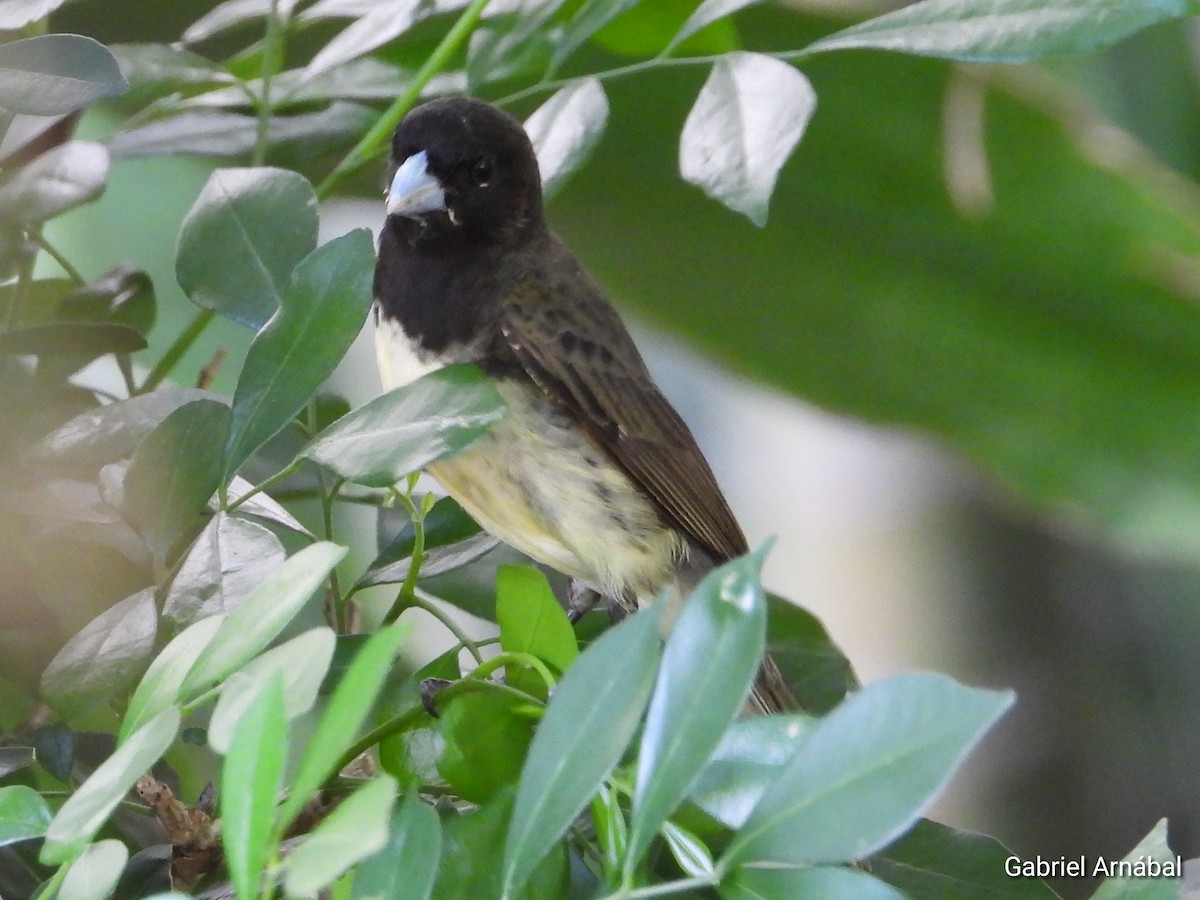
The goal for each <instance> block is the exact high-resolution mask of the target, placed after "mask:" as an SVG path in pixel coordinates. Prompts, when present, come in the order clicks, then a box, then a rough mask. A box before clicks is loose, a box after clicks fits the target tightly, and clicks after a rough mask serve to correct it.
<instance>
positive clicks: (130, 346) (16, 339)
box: [0, 322, 146, 365]
mask: <svg viewBox="0 0 1200 900" xmlns="http://www.w3.org/2000/svg"><path fill="white" fill-rule="evenodd" d="M145 346H146V339H145V338H144V337H142V336H141V335H140V334H138V333H137V332H136V331H135V330H134V329H132V328H130V327H129V326H128V325H109V324H94V323H91V322H55V323H53V324H47V325H30V326H28V327H27V328H18V329H16V330H14V331H6V332H4V333H3V334H0V354H4V353H8V354H13V355H26V354H28V355H30V356H77V357H79V358H80V359H81V360H83V361H87V360H89V359H95V358H97V357H100V356H104V355H106V354H108V353H133V352H134V351H135V350H142V349H143V348H145ZM80 365H82V362H81V363H80Z"/></svg>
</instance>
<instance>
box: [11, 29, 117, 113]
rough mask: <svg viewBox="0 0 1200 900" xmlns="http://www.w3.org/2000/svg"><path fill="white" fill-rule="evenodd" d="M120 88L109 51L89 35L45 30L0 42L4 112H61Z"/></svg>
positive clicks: (103, 96)
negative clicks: (28, 36) (35, 34)
mask: <svg viewBox="0 0 1200 900" xmlns="http://www.w3.org/2000/svg"><path fill="white" fill-rule="evenodd" d="M26 9H28V7H27V6H26ZM125 87H126V85H125V79H124V78H122V77H121V72H120V70H119V69H118V68H117V62H116V60H115V59H113V55H112V54H111V53H109V52H108V50H106V49H105V48H104V45H103V44H101V43H99V42H98V41H95V40H93V39H92V38H89V37H82V36H80V35H77V34H45V35H40V36H38V37H31V38H25V39H24V40H20V41H12V42H10V43H7V44H4V45H0V107H3V108H4V109H7V110H9V111H10V112H15V113H27V114H29V115H33V116H58V115H63V114H65V113H69V112H73V111H74V110H77V109H82V108H83V107H85V106H90V105H91V104H93V103H95V102H96V101H97V100H102V99H103V98H105V97H113V96H116V95H117V94H120V93H121V92H122V91H124V90H125Z"/></svg>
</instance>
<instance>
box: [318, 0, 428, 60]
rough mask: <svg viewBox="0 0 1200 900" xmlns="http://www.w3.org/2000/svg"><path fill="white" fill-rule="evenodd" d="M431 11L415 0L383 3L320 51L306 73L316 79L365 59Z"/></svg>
mask: <svg viewBox="0 0 1200 900" xmlns="http://www.w3.org/2000/svg"><path fill="white" fill-rule="evenodd" d="M429 12H430V9H429V7H427V6H425V5H424V4H421V3H414V2H412V0H383V2H381V3H378V4H376V5H375V6H374V7H373V8H371V9H370V10H369V11H368V12H367V13H366V15H362V16H360V17H356V18H355V20H354V21H353V22H351V23H350V24H349V25H348V26H346V28H344V29H343V30H342V31H341V32H340V33H339V34H338V35H336V36H335V37H334V38H333V39H332V40H330V41H329V42H328V43H326V44H325V46H323V47H322V48H321V49H320V50H318V51H317V54H316V55H315V56H314V57H313V58H312V61H311V62H310V63H309V64H308V67H307V68H306V69H305V74H306V75H307V76H308V77H309V78H312V77H314V76H316V75H320V74H321V73H323V72H328V71H329V70H331V69H334V68H337V67H338V66H341V65H343V64H345V63H348V62H350V61H351V60H354V59H358V58H359V57H360V56H365V55H366V54H368V53H370V52H371V51H372V50H377V49H379V48H380V47H382V46H383V45H384V44H388V43H390V42H392V41H393V40H395V39H396V38H398V37H399V36H400V35H402V34H404V32H406V31H408V29H409V28H411V27H412V26H413V25H414V24H415V23H416V22H418V21H419V20H420V19H422V18H424V17H425V16H426V15H428V13H429Z"/></svg>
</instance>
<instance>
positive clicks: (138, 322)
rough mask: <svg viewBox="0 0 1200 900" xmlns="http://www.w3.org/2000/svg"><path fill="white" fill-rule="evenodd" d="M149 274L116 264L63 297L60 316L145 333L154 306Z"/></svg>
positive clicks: (153, 313)
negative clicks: (103, 323) (123, 326)
mask: <svg viewBox="0 0 1200 900" xmlns="http://www.w3.org/2000/svg"><path fill="white" fill-rule="evenodd" d="M156 305H157V303H156V300H155V297H154V284H153V283H152V282H151V281H150V276H149V275H147V274H146V273H145V272H141V271H138V270H137V269H134V268H132V267H130V266H124V265H122V266H117V267H116V268H114V269H110V270H109V271H108V272H105V273H104V275H102V276H101V277H100V278H98V279H96V280H95V281H93V282H91V283H90V284H88V285H87V286H86V287H83V288H80V289H78V290H76V291H74V292H72V293H71V294H70V296H68V297H65V298H64V299H63V301H62V303H60V304H59V305H58V309H57V311H56V313H55V314H56V316H57V317H58V318H60V319H68V320H74V321H85V322H111V323H113V324H115V325H127V326H129V327H130V328H132V329H133V330H134V331H136V332H137V333H138V334H140V335H143V336H145V335H146V334H148V333H149V331H150V329H151V328H153V327H154V317H155V309H156Z"/></svg>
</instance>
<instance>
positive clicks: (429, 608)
mask: <svg viewBox="0 0 1200 900" xmlns="http://www.w3.org/2000/svg"><path fill="white" fill-rule="evenodd" d="M410 608H412V609H419V610H422V611H424V612H426V613H428V614H429V615H431V616H433V617H434V618H435V619H437V620H438V622H440V623H441V624H442V627H443V628H445V629H446V630H447V631H448V632H450V634H451V635H453V636H454V639H455V640H456V641H458V642H459V643H460V644H462V645H463V647H465V648H466V651H467V652H468V653H470V654H471V656H472V658H474V660H475V662H476V663H478V664H480V665H482V664H483V654H481V653H480V652H479V645H478V644H477V643H475V642H474V641H473V640H471V639H470V638H469V637H467V635H466V632H464V631H463V630H462V629H461V628H459V627H458V625H456V624H455V622H454V620H453V619H451V618H450V617H449V616H448V615H446V614H445V613H444V612H443V611H442V610H440V609H438V608H437V606H435V605H434V604H433V603H431V602H429V601H428V600H426V599H425V598H424V597H421V596H418V595H414V596H413V598H412V602H411V604H410ZM389 624H390V623H389Z"/></svg>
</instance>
